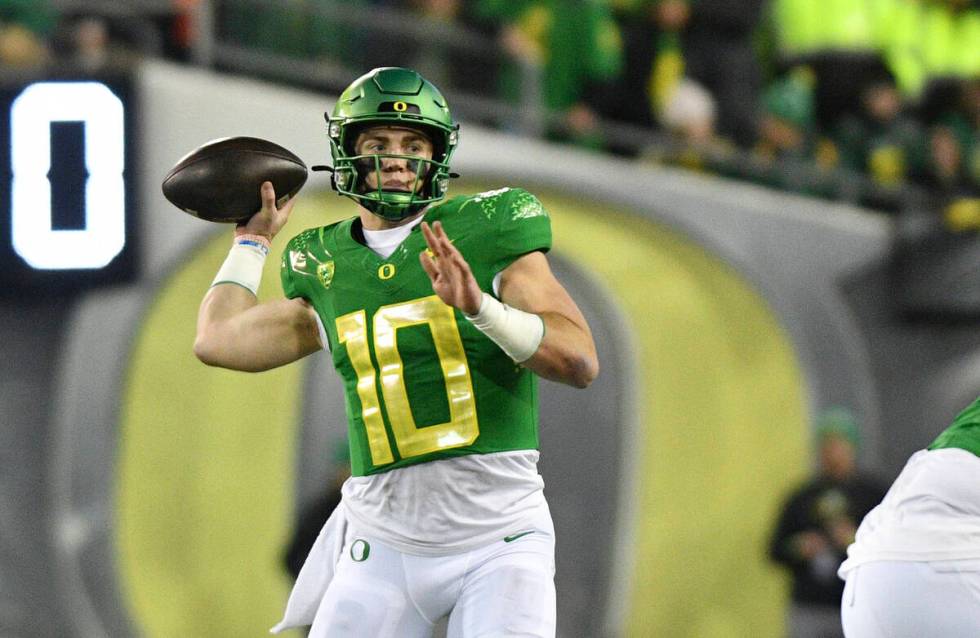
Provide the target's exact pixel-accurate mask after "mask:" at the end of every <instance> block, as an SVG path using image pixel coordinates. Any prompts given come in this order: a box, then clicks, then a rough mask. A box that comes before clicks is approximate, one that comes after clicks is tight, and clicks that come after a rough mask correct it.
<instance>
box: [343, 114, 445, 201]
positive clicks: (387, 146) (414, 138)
mask: <svg viewBox="0 0 980 638" xmlns="http://www.w3.org/2000/svg"><path fill="white" fill-rule="evenodd" d="M354 150H355V152H356V153H357V154H358V155H411V156H414V157H418V158H421V159H432V142H431V141H430V140H429V138H428V137H426V135H425V134H424V133H422V132H420V131H417V130H415V129H410V128H400V127H395V126H375V127H372V128H369V129H367V130H365V131H364V132H363V133H361V134H360V135H358V137H357V142H356V143H355V144H354ZM420 166H427V164H425V163H421V162H414V161H412V160H410V159H402V158H394V157H384V158H381V171H380V174H379V171H377V170H375V167H374V166H373V164H372V165H371V166H369V167H365V168H366V169H367V170H365V172H364V184H365V186H367V188H368V189H369V190H374V189H377V188H378V182H379V180H380V183H381V184H380V185H381V188H382V189H383V190H388V191H405V192H411V190H412V188H413V187H414V188H415V189H416V190H418V189H419V188H421V187H422V182H423V180H422V179H418V180H416V178H417V177H424V175H422V176H419V175H418V171H419V167H420Z"/></svg>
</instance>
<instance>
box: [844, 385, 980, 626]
mask: <svg viewBox="0 0 980 638" xmlns="http://www.w3.org/2000/svg"><path fill="white" fill-rule="evenodd" d="M847 554H848V558H847V560H846V561H845V562H844V564H843V565H841V568H840V576H841V578H844V579H846V581H847V583H846V585H845V587H844V597H843V600H842V601H841V617H842V620H843V624H844V634H845V635H846V636H847V638H878V637H881V636H888V637H889V638H904V637H908V638H913V637H920V636H943V638H967V637H968V636H976V635H977V633H978V631H980V399H978V400H976V401H974V402H973V403H972V404H971V405H970V406H969V407H968V408H966V409H965V410H964V411H963V412H961V413H960V414H959V415H958V416H957V417H956V418H955V419H954V420H953V423H952V425H950V426H949V428H947V429H946V430H945V431H944V432H943V433H942V434H940V435H939V437H937V438H936V440H935V441H933V443H932V444H931V445H930V446H929V447H928V448H927V449H925V450H920V451H918V452H916V453H915V454H913V455H912V457H911V458H910V459H909V461H908V463H906V465H905V468H904V469H902V472H901V474H899V476H898V478H897V479H895V482H894V483H893V484H892V487H891V489H890V490H889V491H888V494H887V495H886V496H885V499H884V500H883V501H882V502H881V504H880V505H879V506H878V507H876V508H875V509H873V510H872V511H871V512H869V513H868V515H867V516H866V517H865V518H864V520H863V521H862V522H861V526H860V527H859V528H858V532H857V539H856V541H855V542H854V544H853V545H851V546H850V547H849V548H848V550H847Z"/></svg>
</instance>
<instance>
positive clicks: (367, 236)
mask: <svg viewBox="0 0 980 638" xmlns="http://www.w3.org/2000/svg"><path fill="white" fill-rule="evenodd" d="M422 217H423V215H419V216H418V217H416V218H415V219H413V220H412V221H410V222H408V223H407V224H402V225H401V226H395V227H394V228H384V229H382V230H368V229H367V228H362V230H363V231H364V241H365V242H367V245H368V248H370V249H371V250H373V251H374V252H376V253H378V255H379V256H380V257H381V258H382V259H388V258H389V257H391V253H393V252H395V249H396V248H398V247H399V246H400V245H401V243H402V242H403V241H405V239H406V238H407V237H408V235H409V234H410V233H411V232H412V229H413V228H415V227H416V226H418V225H419V224H421V223H422Z"/></svg>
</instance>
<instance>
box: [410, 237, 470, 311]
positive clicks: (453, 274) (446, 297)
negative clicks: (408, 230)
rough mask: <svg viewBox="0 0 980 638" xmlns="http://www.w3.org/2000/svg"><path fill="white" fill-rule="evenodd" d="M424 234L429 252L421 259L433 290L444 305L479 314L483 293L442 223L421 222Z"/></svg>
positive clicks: (422, 255)
mask: <svg viewBox="0 0 980 638" xmlns="http://www.w3.org/2000/svg"><path fill="white" fill-rule="evenodd" d="M422 234H423V235H424V236H425V243H426V244H427V245H428V247H429V250H427V251H423V252H422V253H421V254H420V255H419V260H420V261H421V262H422V268H424V269H425V272H426V274H428V275H429V279H430V280H432V290H433V291H435V293H436V295H438V296H439V298H440V299H442V301H443V303H445V304H447V305H450V306H453V307H455V308H459V309H460V310H462V311H463V312H464V313H466V314H468V315H475V314H476V313H477V312H479V311H480V303H481V302H482V301H483V291H482V290H480V286H479V284H477V283H476V278H475V277H473V271H471V270H470V265H469V264H468V263H467V262H466V259H465V258H464V257H463V255H462V253H460V252H459V250H458V249H457V248H456V247H455V246H453V244H452V242H451V241H450V240H449V237H448V236H446V231H445V229H444V228H443V227H442V223H440V222H436V223H435V224H433V225H432V226H431V227H430V226H429V225H428V224H427V223H426V222H422Z"/></svg>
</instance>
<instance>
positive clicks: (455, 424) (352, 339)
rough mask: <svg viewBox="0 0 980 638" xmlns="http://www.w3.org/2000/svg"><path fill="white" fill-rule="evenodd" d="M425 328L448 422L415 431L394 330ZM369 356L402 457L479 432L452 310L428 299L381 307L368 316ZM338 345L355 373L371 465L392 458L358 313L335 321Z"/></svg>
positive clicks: (449, 444)
mask: <svg viewBox="0 0 980 638" xmlns="http://www.w3.org/2000/svg"><path fill="white" fill-rule="evenodd" d="M423 323H424V324H428V325H429V329H430V330H431V331H432V340H433V342H435V346H436V356H437V357H438V358H439V365H440V367H441V368H442V374H443V378H444V379H445V382H446V393H447V394H448V397H447V398H448V399H449V421H448V422H447V423H440V424H438V425H430V426H426V427H422V428H419V427H416V425H415V418H414V417H413V416H412V409H411V407H410V406H409V403H408V392H407V391H406V390H405V367H404V365H403V364H402V358H401V355H400V354H399V352H398V339H397V332H398V329H399V328H406V327H408V326H415V325H419V324H423ZM373 328H374V354H375V357H376V358H377V360H378V368H379V369H380V379H381V392H382V394H383V395H384V401H385V407H386V408H387V411H388V421H389V422H390V423H391V431H392V434H393V435H394V438H395V444H396V445H397V446H398V452H399V453H400V454H401V457H402V458H409V457H413V456H418V455H420V454H427V453H429V452H435V451H438V450H444V449H447V448H454V447H461V446H463V445H469V444H470V443H472V442H473V441H474V440H476V437H477V435H478V434H479V433H480V428H479V425H478V424H477V419H476V401H475V400H474V397H473V383H472V380H471V378H470V368H469V366H468V365H467V363H466V353H465V352H464V350H463V342H462V340H461V339H460V337H459V328H458V327H457V326H456V317H455V316H454V315H453V309H452V308H451V307H449V306H447V305H446V304H444V303H443V302H442V301H441V300H440V299H439V297H437V296H435V295H432V296H431V297H424V298H422V299H415V300H413V301H408V302H405V303H399V304H394V305H391V306H382V307H381V308H379V309H378V311H377V312H376V313H375V315H374V326H373ZM337 335H338V338H339V340H340V343H344V344H347V355H348V356H349V357H350V362H351V365H352V366H354V371H355V372H356V373H357V396H358V397H359V398H360V400H361V413H362V416H363V419H364V427H365V428H366V429H367V438H368V447H369V448H370V450H371V460H372V461H373V462H374V464H375V465H384V464H385V463H391V462H393V461H394V460H395V458H394V456H393V455H392V451H391V445H389V443H388V436H387V434H386V433H385V425H384V420H383V419H382V416H381V402H380V399H379V398H378V390H377V388H378V384H377V379H378V369H376V368H375V366H374V364H373V363H372V361H371V352H370V349H369V347H368V338H367V315H366V314H365V312H364V311H363V310H358V311H357V312H352V313H349V314H346V315H344V316H343V317H338V318H337Z"/></svg>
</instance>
